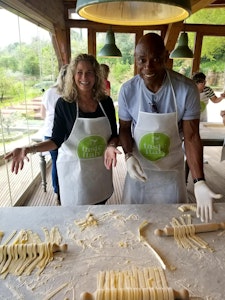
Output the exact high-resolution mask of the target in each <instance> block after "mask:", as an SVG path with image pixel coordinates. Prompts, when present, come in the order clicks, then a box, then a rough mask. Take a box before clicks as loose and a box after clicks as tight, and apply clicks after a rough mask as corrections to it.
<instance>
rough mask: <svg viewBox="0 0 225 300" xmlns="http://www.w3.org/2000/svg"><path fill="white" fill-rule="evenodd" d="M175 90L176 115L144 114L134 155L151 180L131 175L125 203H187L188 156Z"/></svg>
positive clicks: (123, 200) (126, 187)
mask: <svg viewBox="0 0 225 300" xmlns="http://www.w3.org/2000/svg"><path fill="white" fill-rule="evenodd" d="M167 76H168V79H169V82H170V85H171V88H172V93H173V100H174V105H175V112H173V113H166V114H160V113H147V112H143V111H141V106H142V104H141V102H142V99H139V101H140V105H139V114H138V120H137V124H136V127H135V129H134V151H133V153H134V155H135V156H136V157H137V159H138V160H139V162H140V164H141V166H142V168H143V169H144V172H145V173H146V175H147V177H148V179H147V181H146V182H145V183H143V182H140V181H138V180H135V179H132V178H131V177H130V176H129V174H128V173H127V175H126V179H125V184H124V191H123V199H122V203H125V204H129V203H130V204H135V203H137V204H140V203H157V204H159V203H182V202H186V197H187V195H186V184H185V172H184V154H183V150H182V146H181V139H180V137H179V131H178V124H177V123H178V122H177V104H176V97H175V93H174V90H173V86H172V84H171V80H170V77H169V74H168V72H167Z"/></svg>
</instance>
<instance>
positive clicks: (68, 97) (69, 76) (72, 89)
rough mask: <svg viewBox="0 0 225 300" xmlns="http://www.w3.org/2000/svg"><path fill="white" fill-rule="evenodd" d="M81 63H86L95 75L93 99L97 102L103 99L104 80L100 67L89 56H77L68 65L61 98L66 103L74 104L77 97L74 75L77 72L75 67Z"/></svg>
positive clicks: (94, 59) (92, 57)
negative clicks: (90, 66)
mask: <svg viewBox="0 0 225 300" xmlns="http://www.w3.org/2000/svg"><path fill="white" fill-rule="evenodd" d="M81 61H88V62H89V63H90V64H91V65H92V67H93V71H94V73H95V84H94V86H93V98H94V99H95V100H97V101H99V100H100V99H102V98H104V97H105V92H104V80H103V77H102V73H101V70H100V65H99V63H98V62H97V60H96V58H95V57H94V56H93V55H90V54H79V55H78V56H77V57H76V58H75V59H73V60H72V61H71V62H70V64H69V65H68V68H67V72H66V77H65V85H64V89H63V94H62V97H63V99H64V100H65V101H67V102H75V101H77V99H78V97H79V93H78V89H77V85H76V83H75V79H74V75H75V73H76V70H77V65H78V63H79V62H81Z"/></svg>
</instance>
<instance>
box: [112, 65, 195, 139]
mask: <svg viewBox="0 0 225 300" xmlns="http://www.w3.org/2000/svg"><path fill="white" fill-rule="evenodd" d="M167 72H168V73H169V75H170V80H171V83H172V86H173V90H174V92H175V97H176V103H177V112H178V124H179V131H180V133H181V135H182V128H181V120H194V119H199V117H200V101H199V100H200V99H199V98H200V96H199V92H198V89H197V86H196V84H195V83H194V82H193V81H192V80H191V79H189V78H187V77H185V76H183V75H181V74H179V73H177V72H174V71H172V70H167ZM140 99H142V101H141V102H142V103H143V105H142V107H141V110H142V111H144V112H154V110H153V106H152V104H155V105H156V107H157V111H158V112H159V113H170V112H175V110H176V108H175V105H174V100H173V99H174V98H173V94H172V88H171V85H170V82H169V79H168V76H167V77H166V79H165V81H164V83H163V85H162V86H161V88H160V89H159V90H158V92H156V93H153V92H151V91H150V90H148V89H147V87H146V86H145V84H144V80H143V79H142V78H141V77H140V76H139V75H136V76H134V77H133V78H132V79H130V80H128V81H127V82H125V83H124V84H123V85H122V87H121V89H120V93H119V98H118V104H119V119H121V120H124V121H132V123H133V124H132V125H133V128H134V126H135V124H136V122H137V118H138V112H139V105H140V104H139V103H140Z"/></svg>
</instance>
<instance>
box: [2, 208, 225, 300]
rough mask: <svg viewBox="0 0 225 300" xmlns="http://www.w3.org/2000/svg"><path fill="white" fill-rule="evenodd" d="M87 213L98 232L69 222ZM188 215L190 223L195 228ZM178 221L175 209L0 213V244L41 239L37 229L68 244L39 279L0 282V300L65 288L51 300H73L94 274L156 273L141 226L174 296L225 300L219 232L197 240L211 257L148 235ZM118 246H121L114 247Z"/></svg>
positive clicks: (222, 214) (88, 288)
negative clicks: (56, 233) (24, 235)
mask: <svg viewBox="0 0 225 300" xmlns="http://www.w3.org/2000/svg"><path fill="white" fill-rule="evenodd" d="M216 207H217V210H218V213H217V214H216V215H215V219H214V222H222V221H225V204H216ZM113 211H114V212H113ZM88 212H91V213H92V214H93V215H94V216H95V217H96V218H97V219H98V220H101V221H99V224H98V226H96V227H91V228H87V229H85V230H83V231H81V230H80V228H79V227H78V226H76V225H75V223H74V221H75V220H83V219H85V217H86V215H87V213H88ZM192 214H193V217H194V219H193V222H195V223H196V222H199V221H198V220H197V219H196V218H195V214H194V213H192ZM181 215H182V213H181V211H179V210H178V209H177V205H144V204H143V205H117V206H116V205H113V206H111V205H105V206H97V205H96V206H77V207H74V208H70V207H68V208H66V207H12V208H11V207H10V208H0V231H3V232H4V234H5V236H4V238H3V240H2V243H4V240H5V239H6V238H7V237H8V236H9V235H10V234H11V232H12V231H13V230H17V231H20V230H21V229H26V230H32V231H33V232H36V233H38V234H39V235H40V236H41V237H42V238H43V236H44V235H43V231H42V228H43V227H46V228H48V229H49V230H50V229H51V228H52V227H53V226H58V228H59V230H60V232H61V234H62V235H63V243H67V244H68V252H67V253H65V254H62V253H57V254H55V256H54V261H52V262H50V263H49V265H48V266H47V267H46V269H45V270H44V272H43V273H42V274H41V275H40V276H37V275H36V274H35V272H34V273H32V274H31V275H30V276H24V275H23V276H21V277H20V278H16V277H15V276H13V275H8V277H7V278H6V279H5V280H2V279H1V280H0V294H1V296H2V297H3V298H2V299H32V300H36V299H37V300H40V299H46V297H47V295H49V293H50V292H52V291H54V290H55V289H57V288H58V287H59V286H62V285H63V284H66V286H65V287H64V288H63V289H62V290H61V291H60V292H58V293H57V294H56V295H55V296H54V297H53V298H51V299H60V300H61V299H66V298H67V299H76V300H77V299H79V297H80V294H81V293H82V292H94V291H95V290H96V283H97V279H96V275H97V273H98V272H99V271H104V270H120V271H121V270H122V271H123V270H127V269H131V268H132V267H140V268H144V267H153V266H157V267H159V266H160V263H159V261H158V260H157V259H156V257H155V256H154V254H153V253H152V251H151V250H150V249H149V248H147V247H145V246H143V244H141V242H140V241H139V236H138V228H139V226H140V224H141V223H142V222H143V221H144V220H147V221H148V222H149V225H148V226H147V227H146V230H145V237H146V240H147V241H148V242H149V243H150V245H151V246H152V247H154V249H155V250H156V251H157V252H158V254H159V255H160V256H161V257H162V258H163V259H164V261H166V262H167V263H168V265H173V266H175V267H176V270H174V271H171V270H169V269H166V270H165V275H166V278H167V281H168V285H169V286H170V287H172V288H174V289H176V290H180V289H181V288H185V289H187V290H188V291H189V293H190V296H191V299H205V300H206V299H212V300H222V299H224V295H225V287H224V270H225V247H224V244H225V234H224V231H216V232H211V233H202V234H199V236H200V237H202V238H203V239H204V240H205V241H207V242H208V243H209V245H210V246H211V247H213V248H214V249H215V252H213V253H212V252H209V251H207V250H200V251H197V250H187V249H183V248H178V246H177V245H176V243H175V241H174V239H173V237H158V236H155V235H154V230H155V229H158V228H160V229H162V228H164V226H165V225H169V224H170V221H171V219H172V217H179V216H181ZM120 242H124V243H125V245H126V246H124V247H121V246H119V243H120ZM62 257H64V259H63V260H61V259H62ZM12 287H13V289H14V291H13V292H12V290H11V288H12ZM73 293H74V295H73ZM196 297H198V298H196Z"/></svg>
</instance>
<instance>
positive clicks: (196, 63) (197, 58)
mask: <svg viewBox="0 0 225 300" xmlns="http://www.w3.org/2000/svg"><path fill="white" fill-rule="evenodd" d="M202 40H203V34H202V33H197V34H196V38H195V48H194V60H193V65H192V72H191V73H192V74H193V73H196V72H198V71H199V67H200V62H201V52H202Z"/></svg>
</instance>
